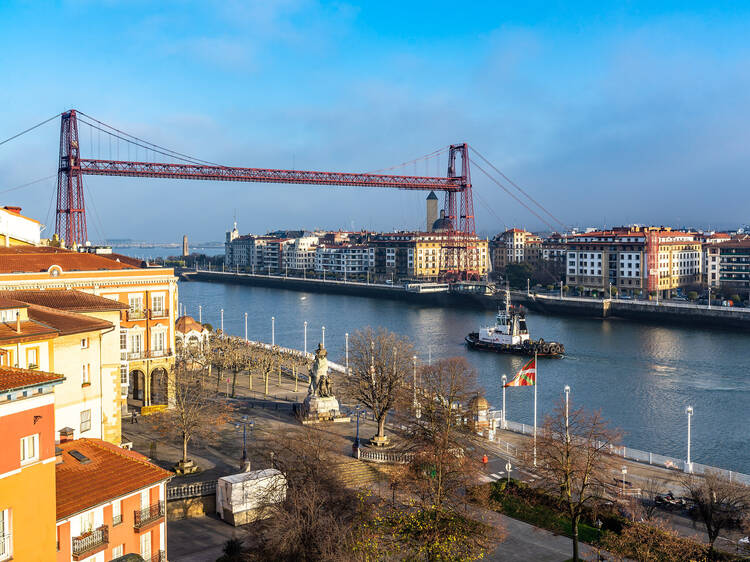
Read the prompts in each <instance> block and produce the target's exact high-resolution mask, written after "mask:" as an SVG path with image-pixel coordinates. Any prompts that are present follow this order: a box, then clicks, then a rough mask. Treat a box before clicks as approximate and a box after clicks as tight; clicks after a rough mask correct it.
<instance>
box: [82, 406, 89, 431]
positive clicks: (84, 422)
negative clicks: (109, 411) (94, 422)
mask: <svg viewBox="0 0 750 562" xmlns="http://www.w3.org/2000/svg"><path fill="white" fill-rule="evenodd" d="M90 429H91V410H83V411H81V433H84V432H86V431H88V430H90Z"/></svg>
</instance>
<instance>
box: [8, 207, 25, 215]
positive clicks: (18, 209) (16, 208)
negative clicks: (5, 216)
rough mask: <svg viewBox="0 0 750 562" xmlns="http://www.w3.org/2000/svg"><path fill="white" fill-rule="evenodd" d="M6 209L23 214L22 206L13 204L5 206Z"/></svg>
mask: <svg viewBox="0 0 750 562" xmlns="http://www.w3.org/2000/svg"><path fill="white" fill-rule="evenodd" d="M4 209H5V210H6V211H10V212H11V213H13V214H16V215H20V214H21V207H15V206H13V205H6V206H5V207H4Z"/></svg>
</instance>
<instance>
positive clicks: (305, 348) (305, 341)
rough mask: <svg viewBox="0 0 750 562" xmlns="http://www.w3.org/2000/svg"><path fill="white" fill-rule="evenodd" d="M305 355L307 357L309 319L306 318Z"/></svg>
mask: <svg viewBox="0 0 750 562" xmlns="http://www.w3.org/2000/svg"><path fill="white" fill-rule="evenodd" d="M304 349H305V357H307V320H305V348H304Z"/></svg>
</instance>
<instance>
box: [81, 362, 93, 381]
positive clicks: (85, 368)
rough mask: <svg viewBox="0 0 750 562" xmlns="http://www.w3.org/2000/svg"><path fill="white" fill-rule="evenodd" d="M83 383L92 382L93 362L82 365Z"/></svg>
mask: <svg viewBox="0 0 750 562" xmlns="http://www.w3.org/2000/svg"><path fill="white" fill-rule="evenodd" d="M81 384H82V385H84V384H91V364H89V363H84V364H83V365H81Z"/></svg>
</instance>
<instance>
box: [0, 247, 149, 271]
mask: <svg viewBox="0 0 750 562" xmlns="http://www.w3.org/2000/svg"><path fill="white" fill-rule="evenodd" d="M53 265H57V266H58V267H60V268H61V269H62V270H63V271H98V270H112V269H136V267H135V266H133V265H130V264H125V263H122V262H118V261H116V260H113V259H110V258H106V257H104V256H100V255H98V254H88V253H79V252H73V251H71V250H64V249H62V248H54V247H51V246H10V247H2V248H0V274H2V273H38V272H46V271H49V269H50V267H52V266H53Z"/></svg>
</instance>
